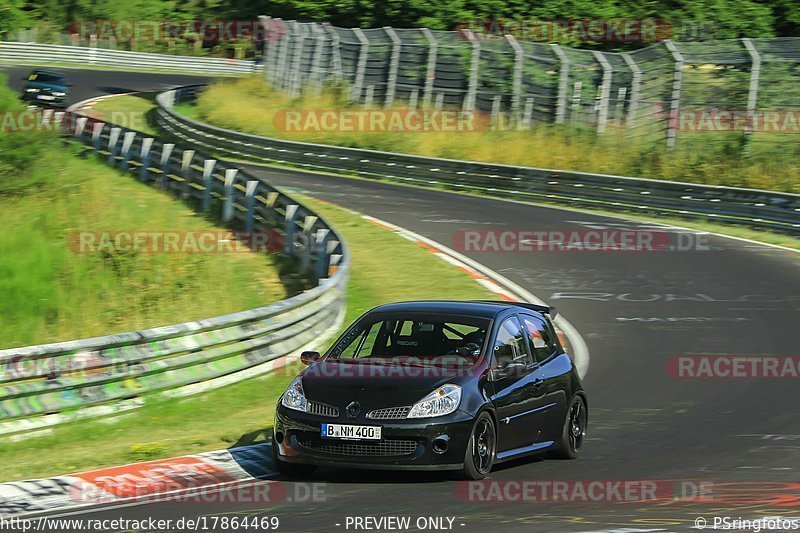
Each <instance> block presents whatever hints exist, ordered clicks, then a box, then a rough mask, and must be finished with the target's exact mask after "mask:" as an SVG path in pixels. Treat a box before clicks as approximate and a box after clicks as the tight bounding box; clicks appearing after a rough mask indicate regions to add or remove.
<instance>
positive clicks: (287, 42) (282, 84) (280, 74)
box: [272, 20, 295, 89]
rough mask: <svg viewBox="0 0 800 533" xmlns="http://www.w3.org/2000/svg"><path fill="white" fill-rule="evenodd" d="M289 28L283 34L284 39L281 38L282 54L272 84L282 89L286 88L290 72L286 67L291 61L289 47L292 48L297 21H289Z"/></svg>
mask: <svg viewBox="0 0 800 533" xmlns="http://www.w3.org/2000/svg"><path fill="white" fill-rule="evenodd" d="M286 24H288V26H289V27H288V28H287V29H286V31H285V32H284V34H283V39H281V46H280V54H279V56H278V65H277V67H276V68H275V77H274V78H273V79H272V86H273V87H277V88H280V89H285V88H286V85H287V84H286V78H287V76H288V72H287V69H286V65H287V63H288V62H289V48H291V42H292V36H293V35H294V25H295V22H294V21H293V20H290V21H288V22H287V23H286Z"/></svg>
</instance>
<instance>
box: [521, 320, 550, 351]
mask: <svg viewBox="0 0 800 533" xmlns="http://www.w3.org/2000/svg"><path fill="white" fill-rule="evenodd" d="M522 321H523V322H525V329H527V330H528V342H529V343H530V346H531V350H533V356H534V357H535V358H536V360H537V361H539V362H541V361H544V360H545V359H547V358H548V357H550V356H551V355H553V352H555V351H556V343H555V342H554V339H553V338H552V335H551V334H550V329H549V328H548V327H547V325H546V324H545V323H544V321H543V320H542V319H540V318H534V317H532V316H529V315H522Z"/></svg>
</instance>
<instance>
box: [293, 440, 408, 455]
mask: <svg viewBox="0 0 800 533" xmlns="http://www.w3.org/2000/svg"><path fill="white" fill-rule="evenodd" d="M297 442H298V443H299V444H300V446H302V447H303V448H307V449H309V450H313V451H316V452H323V453H330V454H334V455H351V456H359V457H397V456H400V455H411V454H412V453H414V452H415V451H416V449H417V441H415V440H381V441H376V442H326V441H321V440H317V439H313V440H312V439H308V438H298V440H297Z"/></svg>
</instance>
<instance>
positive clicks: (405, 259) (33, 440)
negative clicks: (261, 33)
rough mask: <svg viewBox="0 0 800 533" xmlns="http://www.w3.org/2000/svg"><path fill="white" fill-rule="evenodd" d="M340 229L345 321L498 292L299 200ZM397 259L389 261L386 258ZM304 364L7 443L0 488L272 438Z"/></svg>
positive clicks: (347, 217) (388, 235)
mask: <svg viewBox="0 0 800 533" xmlns="http://www.w3.org/2000/svg"><path fill="white" fill-rule="evenodd" d="M300 199H302V201H304V202H305V203H307V205H309V206H310V207H312V208H313V209H314V210H315V211H317V212H319V213H320V214H321V215H322V216H324V217H325V218H326V219H327V220H328V221H329V222H330V223H331V224H333V225H334V226H335V227H336V228H337V230H339V231H340V232H342V234H343V235H344V236H345V239H346V240H347V243H348V245H349V247H350V251H351V253H352V261H353V263H352V265H353V268H352V272H351V276H350V283H349V288H348V293H347V323H349V322H351V321H352V320H353V319H355V318H356V317H357V316H358V315H360V314H361V313H363V312H364V311H366V310H368V309H371V308H372V307H375V306H376V305H380V304H382V303H386V302H391V301H398V300H410V299H476V298H491V297H492V294H491V293H489V292H488V291H487V290H486V289H484V288H483V287H482V286H480V285H479V284H478V283H476V282H475V281H474V280H473V279H472V278H471V277H469V275H468V274H466V273H465V272H462V271H461V270H458V269H456V268H454V267H453V266H451V265H449V264H447V263H445V262H443V261H441V260H440V259H438V258H436V257H435V256H433V255H432V254H431V253H430V252H429V251H427V250H426V249H424V248H423V247H421V246H419V245H417V244H414V243H412V242H410V241H408V240H406V239H404V238H402V237H400V236H399V235H396V234H394V233H392V232H390V231H388V230H386V229H384V228H382V227H379V226H376V225H374V224H372V223H370V222H367V221H366V220H363V219H362V218H360V217H359V216H355V215H353V214H352V213H351V212H349V211H346V210H344V209H341V208H339V207H336V206H333V205H331V204H324V203H321V202H316V201H313V200H311V199H309V198H306V197H300ZM386 257H391V258H392V260H391V261H386ZM298 370H299V368H298V367H297V366H293V367H292V368H291V369H287V370H282V371H279V372H278V373H276V374H274V375H271V376H267V377H262V378H255V379H251V380H247V381H243V382H240V383H236V384H233V385H230V386H228V387H225V388H222V389H218V390H216V391H211V392H208V393H204V394H202V395H198V396H196V397H191V398H185V399H181V400H175V399H170V400H160V399H157V398H155V397H152V398H149V399H147V400H146V404H145V406H144V407H142V408H140V409H137V410H135V411H133V412H131V413H129V414H127V415H124V416H122V417H121V418H118V419H116V420H114V421H102V422H101V421H92V420H84V421H79V422H73V423H70V424H66V425H64V426H60V427H55V428H53V430H52V433H51V434H48V435H44V436H34V437H29V438H27V439H26V440H24V441H20V442H13V441H10V440H9V439H5V440H2V441H0V462H2V464H3V465H4V468H3V473H2V478H1V479H0V481H9V480H15V479H25V478H32V477H40V476H49V475H55V474H64V473H68V472H76V471H81V470H87V469H93V468H100V467H104V466H113V465H119V464H122V463H126V462H133V461H144V460H152V459H158V458H166V457H173V456H175V455H182V454H188V453H198V452H201V451H208V450H217V449H220V448H227V447H231V446H233V445H234V444H237V443H238V444H250V443H252V442H254V441H257V440H262V439H263V438H265V437H266V436H268V435H271V426H272V417H273V414H274V404H275V401H276V400H277V397H278V395H279V394H280V393H281V392H282V391H283V390H284V389H285V387H286V385H287V384H288V382H289V381H290V380H291V378H292V377H293V376H294V375H295V373H296V372H297V371H298Z"/></svg>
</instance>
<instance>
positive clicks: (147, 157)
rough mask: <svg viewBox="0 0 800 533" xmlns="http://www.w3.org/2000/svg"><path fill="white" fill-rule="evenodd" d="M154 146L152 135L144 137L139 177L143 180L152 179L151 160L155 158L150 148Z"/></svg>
mask: <svg viewBox="0 0 800 533" xmlns="http://www.w3.org/2000/svg"><path fill="white" fill-rule="evenodd" d="M152 147H153V138H152V137H145V138H144V139H142V151H141V152H140V153H139V159H141V160H142V166H140V167H139V179H140V180H141V181H150V162H151V161H152V159H153V156H152V155H151V154H150V149H151V148H152Z"/></svg>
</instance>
